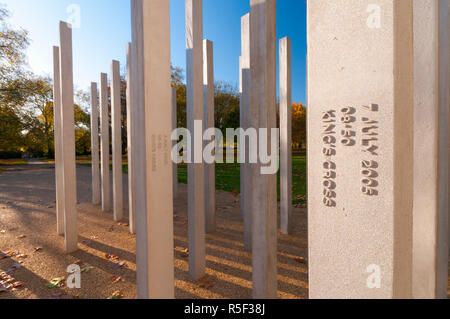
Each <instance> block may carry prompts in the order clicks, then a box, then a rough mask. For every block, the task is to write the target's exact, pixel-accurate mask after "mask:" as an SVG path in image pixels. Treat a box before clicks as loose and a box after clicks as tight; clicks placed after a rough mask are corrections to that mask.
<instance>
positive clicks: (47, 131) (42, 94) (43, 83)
mask: <svg viewBox="0 0 450 319" xmlns="http://www.w3.org/2000/svg"><path fill="white" fill-rule="evenodd" d="M27 90H28V94H27V95H28V97H27V100H26V104H25V107H24V108H23V109H22V112H24V113H25V114H24V119H26V123H27V128H28V133H32V134H33V135H38V136H39V138H41V140H40V143H39V144H40V145H42V147H41V149H40V152H39V153H42V154H45V155H46V156H48V157H53V155H54V141H53V136H54V130H53V125H54V117H53V89H52V81H51V79H50V78H48V77H41V76H36V77H34V78H32V79H29V80H28V81H27ZM37 130H40V131H41V132H39V134H38V133H37ZM27 135H28V134H27Z"/></svg>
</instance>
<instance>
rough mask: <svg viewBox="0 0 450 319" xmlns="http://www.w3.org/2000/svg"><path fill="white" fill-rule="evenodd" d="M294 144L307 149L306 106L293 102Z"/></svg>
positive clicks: (296, 146)
mask: <svg viewBox="0 0 450 319" xmlns="http://www.w3.org/2000/svg"><path fill="white" fill-rule="evenodd" d="M292 144H293V147H294V148H295V149H306V107H305V106H304V105H303V104H302V103H293V104H292Z"/></svg>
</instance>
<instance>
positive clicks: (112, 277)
mask: <svg viewBox="0 0 450 319" xmlns="http://www.w3.org/2000/svg"><path fill="white" fill-rule="evenodd" d="M111 281H112V282H113V283H117V282H119V281H125V280H124V279H123V277H122V276H114V275H112V276H111Z"/></svg>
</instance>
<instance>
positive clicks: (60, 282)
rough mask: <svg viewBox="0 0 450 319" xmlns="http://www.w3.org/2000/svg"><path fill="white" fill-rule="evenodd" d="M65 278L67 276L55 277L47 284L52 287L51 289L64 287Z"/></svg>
mask: <svg viewBox="0 0 450 319" xmlns="http://www.w3.org/2000/svg"><path fill="white" fill-rule="evenodd" d="M65 280H66V277H58V278H53V279H52V280H50V281H49V282H48V283H46V284H45V285H46V286H47V288H50V289H52V288H56V287H62V286H63V285H64V281H65Z"/></svg>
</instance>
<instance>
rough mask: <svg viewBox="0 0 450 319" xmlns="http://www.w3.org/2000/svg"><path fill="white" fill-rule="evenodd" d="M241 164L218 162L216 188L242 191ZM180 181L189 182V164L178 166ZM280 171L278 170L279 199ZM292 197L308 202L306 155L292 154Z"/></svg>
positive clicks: (294, 199)
mask: <svg viewBox="0 0 450 319" xmlns="http://www.w3.org/2000/svg"><path fill="white" fill-rule="evenodd" d="M239 174H240V164H238V163H234V164H216V189H219V190H223V191H227V192H234V191H238V192H240V184H241V183H240V175H239ZM178 181H179V182H180V183H183V184H187V165H186V164H181V165H179V166H178ZM279 199H280V173H279V172H278V200H279ZM292 199H293V203H294V204H304V203H306V156H304V155H295V154H293V156H292Z"/></svg>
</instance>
